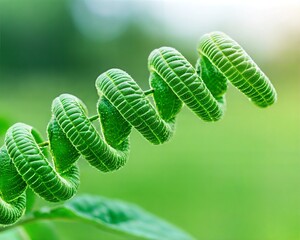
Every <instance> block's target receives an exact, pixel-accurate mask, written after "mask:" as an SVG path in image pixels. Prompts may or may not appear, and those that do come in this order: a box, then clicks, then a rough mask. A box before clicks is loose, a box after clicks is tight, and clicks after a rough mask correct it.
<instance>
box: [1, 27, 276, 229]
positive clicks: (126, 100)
mask: <svg viewBox="0 0 300 240" xmlns="http://www.w3.org/2000/svg"><path fill="white" fill-rule="evenodd" d="M198 53H199V60H198V61H197V63H196V67H195V68H194V67H193V66H192V65H191V64H190V63H189V62H188V61H187V60H186V59H185V58H184V56H183V55H182V54H181V53H179V52H178V51H177V50H175V49H174V48H170V47H161V48H159V49H155V50H154V51H152V53H151V54H150V56H149V59H148V68H149V71H150V78H149V82H150V86H151V90H150V91H147V92H144V91H143V90H142V89H141V88H140V87H139V86H138V84H137V83H136V82H135V81H134V80H133V79H132V77H131V76H130V75H129V74H127V73H126V72H124V71H123V70H120V69H110V70H108V71H106V72H104V73H102V74H101V75H100V76H99V77H98V78H97V80H96V89H97V92H98V94H99V97H100V98H99V101H98V103H97V110H98V115H99V119H100V124H101V130H102V134H100V133H98V132H97V131H96V128H95V127H94V125H93V123H92V121H91V119H89V117H88V114H87V108H86V106H85V105H84V103H83V102H82V101H81V100H80V99H78V98H77V97H75V96H72V95H70V94H62V95H60V96H59V97H57V98H55V99H54V101H53V103H52V118H51V120H50V122H49V124H48V129H47V132H48V138H49V145H50V153H51V156H52V163H53V164H52V163H49V161H48V159H47V156H48V155H49V153H48V151H47V150H46V148H43V147H42V145H40V144H41V142H42V139H41V137H40V135H39V133H38V132H37V131H36V130H35V129H33V128H32V127H31V126H28V125H26V124H23V123H16V124H14V125H13V126H11V127H10V128H9V130H8V131H7V133H6V136H5V145H4V146H2V148H1V149H0V166H1V175H0V224H4V225H8V224H13V223H14V222H16V221H17V220H18V219H19V218H20V217H21V216H22V215H23V213H24V210H25V205H26V198H25V193H24V191H25V189H26V188H27V186H29V187H30V188H31V189H32V190H33V191H34V192H35V193H36V194H38V195H39V196H41V197H42V198H44V199H46V200H48V201H52V202H56V201H64V200H67V199H69V198H71V197H72V196H73V195H74V194H75V193H76V191H77V188H78V185H79V173H78V168H77V166H76V161H77V160H78V158H79V157H80V156H83V157H84V158H85V159H86V160H87V161H88V162H89V163H90V164H91V165H92V166H94V167H95V168H97V169H99V170H100V171H103V172H109V171H113V170H117V169H119V168H120V167H122V166H123V165H124V164H125V162H126V160H127V158H128V154H129V134H130V132H131V129H132V127H135V128H136V129H137V130H138V131H139V132H140V133H141V134H142V135H143V136H144V137H145V138H146V139H147V140H148V141H149V142H151V143H153V144H161V143H164V142H166V141H167V140H168V139H170V137H171V136H172V134H173V132H174V123H175V117H176V115H177V114H178V113H179V111H180V109H181V107H182V106H183V104H185V105H186V106H187V107H188V108H190V109H191V110H192V111H193V112H194V113H195V114H196V115H197V116H198V117H200V118H201V119H203V120H204V121H217V120H219V119H220V118H221V117H222V116H223V115H224V110H225V96H224V94H225V92H226V90H227V85H228V82H230V83H232V85H234V86H235V87H236V88H238V89H239V90H240V91H241V92H242V93H244V94H245V95H246V96H247V97H248V98H249V99H250V100H251V101H252V102H254V103H255V104H256V105H258V106H260V107H267V106H269V105H271V104H273V103H274V102H275V101H276V92H275V89H274V87H273V86H272V84H271V82H270V81H269V79H268V78H267V77H266V75H265V74H264V73H263V72H262V71H261V70H260V69H259V68H258V66H257V65H256V64H255V63H254V61H253V60H252V59H251V58H250V57H249V56H248V54H247V53H246V52H245V51H244V50H243V49H242V48H241V47H240V46H239V45H238V43H236V42H235V41H234V40H232V39H231V38H230V37H228V36H227V35H225V34H224V33H220V32H212V33H209V34H206V35H204V36H203V37H202V38H201V39H200V42H199V46H198ZM146 93H147V94H148V93H151V94H152V96H153V99H154V103H155V105H152V104H151V102H150V100H149V99H148V96H147V95H146Z"/></svg>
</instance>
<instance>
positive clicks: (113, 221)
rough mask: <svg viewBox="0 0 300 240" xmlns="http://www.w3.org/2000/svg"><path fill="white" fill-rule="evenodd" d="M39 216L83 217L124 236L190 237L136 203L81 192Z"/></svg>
mask: <svg viewBox="0 0 300 240" xmlns="http://www.w3.org/2000/svg"><path fill="white" fill-rule="evenodd" d="M34 216H35V217H36V218H41V219H65V220H74V221H78V220H79V221H84V222H86V223H89V224H92V225H94V226H96V227H98V228H100V229H102V230H103V231H107V232H111V233H115V234H119V235H123V236H126V237H128V239H160V240H161V239H164V240H190V239H193V238H192V237H191V236H189V235H188V234H186V233H184V232H183V231H182V230H179V229H178V228H177V227H175V226H173V225H171V224H169V223H167V222H165V221H163V220H161V219H159V218H157V217H155V216H154V215H152V214H150V213H148V212H146V211H145V210H143V209H141V208H140V207H138V206H136V205H133V204H130V203H126V202H123V201H119V200H111V199H107V198H104V197H99V196H90V195H83V196H79V197H76V198H74V199H72V200H70V201H68V202H66V203H65V204H64V205H62V206H59V207H56V208H52V209H50V208H44V209H42V210H40V211H38V212H35V213H34Z"/></svg>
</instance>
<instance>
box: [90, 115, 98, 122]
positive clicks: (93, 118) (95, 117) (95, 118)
mask: <svg viewBox="0 0 300 240" xmlns="http://www.w3.org/2000/svg"><path fill="white" fill-rule="evenodd" d="M98 118H99V115H94V116H91V117H90V118H89V120H90V121H91V122H93V121H95V120H97V119H98Z"/></svg>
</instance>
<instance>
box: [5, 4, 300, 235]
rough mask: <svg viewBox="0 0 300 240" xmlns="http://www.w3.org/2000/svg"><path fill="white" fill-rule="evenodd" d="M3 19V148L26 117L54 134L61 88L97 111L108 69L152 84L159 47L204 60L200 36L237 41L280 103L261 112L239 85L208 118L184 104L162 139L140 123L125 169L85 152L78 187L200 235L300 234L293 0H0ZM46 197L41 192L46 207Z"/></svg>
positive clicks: (81, 229) (298, 15)
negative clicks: (148, 135)
mask: <svg viewBox="0 0 300 240" xmlns="http://www.w3.org/2000/svg"><path fill="white" fill-rule="evenodd" d="M0 17H1V19H0V27H1V49H0V64H1V65H0V74H1V75H0V109H1V110H0V134H1V137H0V140H1V144H2V143H3V135H4V133H5V131H6V129H7V128H8V127H9V126H10V125H11V124H13V123H15V122H19V121H21V122H24V123H27V124H30V125H32V126H34V127H36V128H37V129H38V130H39V131H40V132H41V133H42V134H43V135H44V137H45V138H46V131H45V130H46V126H47V122H48V121H49V119H50V116H51V113H50V106H51V102H52V100H53V99H54V98H55V97H56V96H58V95H59V94H61V93H71V94H74V95H76V96H78V97H79V98H81V99H82V100H83V101H84V102H85V103H86V105H87V106H88V108H89V111H90V115H93V114H95V113H96V107H95V105H96V101H97V94H96V89H95V87H94V81H95V79H96V78H97V76H98V75H99V74H101V73H102V72H104V71H105V70H107V69H109V68H115V67H117V68H121V69H123V70H125V71H127V72H128V73H129V74H130V75H131V76H132V77H133V78H134V79H135V80H136V81H137V82H138V83H139V84H140V86H141V87H142V88H143V89H145V90H146V89H148V88H149V87H148V74H149V73H148V71H147V57H148V55H149V53H150V52H151V50H153V49H154V48H157V47H160V46H172V47H175V48H177V49H178V50H179V51H181V52H182V53H183V55H184V56H186V58H187V59H189V60H190V62H191V63H195V62H196V59H197V54H196V46H197V40H198V39H199V38H200V36H201V35H202V34H204V33H207V32H210V31H214V30H220V31H224V32H225V33H227V34H228V35H230V36H231V37H232V38H234V39H235V40H237V41H238V42H239V43H240V44H241V45H242V46H243V47H244V48H245V49H246V51H247V52H248V53H249V54H250V56H252V57H253V59H254V60H255V61H256V62H257V64H258V65H259V66H260V67H261V68H262V70H263V71H264V72H265V73H266V74H267V75H268V76H269V78H270V79H271V81H272V82H273V84H274V85H275V87H276V89H277V91H278V102H277V103H276V104H275V105H274V106H272V107H270V108H267V109H259V108H257V107H256V106H254V105H253V104H252V103H250V102H249V101H248V100H247V99H246V98H245V97H244V96H242V94H240V93H239V92H238V91H237V90H236V89H234V88H233V87H232V86H230V87H229V91H228V94H227V102H228V106H227V112H226V114H225V116H224V118H223V119H222V120H221V121H219V122H216V123H205V122H203V121H201V120H200V119H198V118H197V117H196V116H195V115H194V114H193V113H191V112H190V111H189V110H188V109H186V108H184V109H183V111H182V112H181V113H180V114H179V116H178V119H177V125H176V126H177V131H176V133H175V135H174V137H173V138H172V140H171V141H170V142H168V143H166V144H164V145H162V146H153V145H151V144H149V143H148V142H147V141H146V140H145V139H144V138H143V137H141V136H140V134H139V133H137V132H136V131H135V130H134V131H133V133H132V135H131V154H130V159H129V161H128V163H127V165H126V166H125V167H124V168H123V169H121V170H120V171H117V172H113V173H109V174H103V173H101V172H98V171H97V170H95V169H94V168H92V167H90V166H89V165H88V164H87V163H86V162H85V161H84V160H81V161H80V163H79V165H80V170H81V186H80V189H79V193H90V194H99V195H104V196H107V197H111V198H119V199H123V200H126V201H130V202H134V203H136V204H138V205H140V206H142V207H144V208H145V209H147V210H149V211H151V212H153V213H154V214H156V215H158V216H160V217H163V218H165V219H166V220H168V221H170V222H172V223H174V224H176V225H177V226H179V227H181V228H182V229H185V230H186V231H187V232H189V233H191V234H192V235H194V236H195V237H196V239H205V240H241V239H243V240H299V239H300V204H299V203H300V174H299V170H300V124H299V123H300V108H299V103H300V101H299V100H300V47H299V43H300V4H298V3H297V2H296V1H295V2H292V1H285V2H283V1H282V2H281V1H272V2H271V1H264V0H262V1H252V2H246V3H245V2H244V3H240V2H238V1H228V3H226V4H225V3H223V2H222V1H211V2H209V3H207V2H204V1H182V2H180V1H125V0H124V1H121V0H120V1H108V0H107V1H100V0H99V1H97V0H73V1H72V0H69V1H67V0H65V1H61V0H44V1H38V0H26V1H21V0H19V1H18V0H1V1H0ZM48 204H49V203H47V202H44V201H42V200H40V199H39V200H38V202H37V207H39V206H43V205H48ZM31 227H32V228H39V227H40V225H36V226H35V225H32V226H31ZM52 228H53V229H55V230H57V232H58V235H59V236H60V238H61V239H66V240H69V239H70V240H71V239H72V240H77V239H78V240H79V239H92V240H93V239H108V240H110V239H111V240H112V239H121V238H118V237H114V236H111V235H106V234H103V233H102V232H100V231H99V230H97V229H95V228H93V227H90V226H88V225H84V224H80V223H70V222H61V221H57V222H54V224H53V225H52ZM41 236H42V235H41ZM49 236H50V235H49ZM0 239H1V236H0Z"/></svg>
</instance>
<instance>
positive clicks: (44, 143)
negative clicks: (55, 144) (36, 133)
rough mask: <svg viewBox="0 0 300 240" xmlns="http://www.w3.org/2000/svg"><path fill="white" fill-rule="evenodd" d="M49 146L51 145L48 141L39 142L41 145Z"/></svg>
mask: <svg viewBox="0 0 300 240" xmlns="http://www.w3.org/2000/svg"><path fill="white" fill-rule="evenodd" d="M48 146H49V142H48V141H46V142H41V143H39V147H48Z"/></svg>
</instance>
